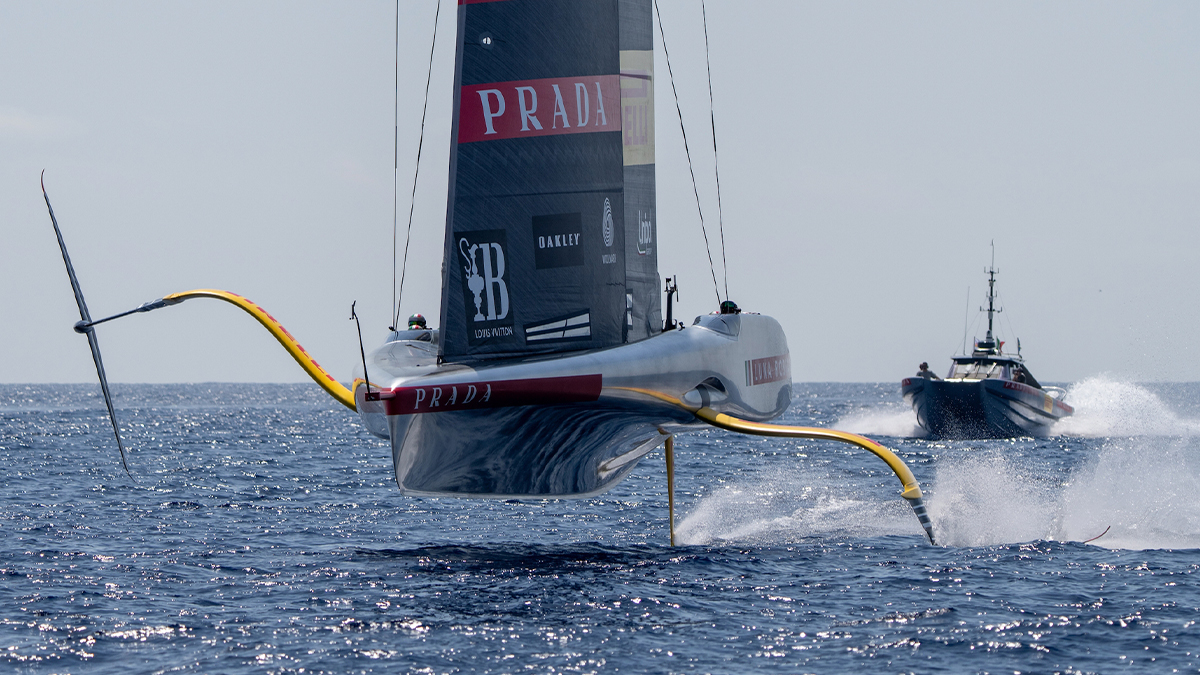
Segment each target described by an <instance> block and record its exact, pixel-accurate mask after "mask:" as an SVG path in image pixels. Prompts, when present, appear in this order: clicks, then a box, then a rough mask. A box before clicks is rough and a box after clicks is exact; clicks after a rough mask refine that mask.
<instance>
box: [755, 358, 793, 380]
mask: <svg viewBox="0 0 1200 675" xmlns="http://www.w3.org/2000/svg"><path fill="white" fill-rule="evenodd" d="M790 379H792V360H791V357H790V356H789V355H787V354H783V355H782V356H768V357H766V358H762V359H753V360H750V361H747V362H746V386H748V387H752V386H754V385H756V384H766V383H768V382H779V381H781V380H790Z"/></svg>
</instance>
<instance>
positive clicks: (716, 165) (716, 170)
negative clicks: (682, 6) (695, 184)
mask: <svg viewBox="0 0 1200 675" xmlns="http://www.w3.org/2000/svg"><path fill="white" fill-rule="evenodd" d="M700 16H701V17H702V18H703V19H704V65H705V66H707V67H708V115H709V120H710V121H711V122H712V139H713V174H714V175H715V176H716V179H717V222H718V223H719V224H720V230H721V270H722V272H723V273H724V277H725V299H726V300H728V299H729V264H728V263H727V262H726V261H725V214H724V213H723V212H722V210H721V169H720V161H719V160H718V158H717V113H716V111H715V110H713V90H712V61H711V59H710V58H709V56H708V13H707V12H705V9H704V0H700ZM659 25H660V26H661V25H662V20H661V19H660V20H659ZM663 50H664V51H666V43H665V42H664V43H663ZM668 64H669V62H668ZM667 68H668V70H669V69H670V65H668V66H667Z"/></svg>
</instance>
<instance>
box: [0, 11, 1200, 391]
mask: <svg viewBox="0 0 1200 675" xmlns="http://www.w3.org/2000/svg"><path fill="white" fill-rule="evenodd" d="M443 2H445V6H443V7H442V13H441V15H440V19H439V21H438V42H437V48H436V51H435V53H434V55H433V71H432V73H433V76H432V86H431V89H430V101H429V112H428V121H427V124H426V129H425V141H424V150H423V156H422V159H421V166H420V177H419V182H418V185H417V194H416V200H415V205H414V208H413V211H414V219H413V233H412V234H413V236H412V243H411V248H410V254H409V255H410V258H409V262H408V265H407V270H406V281H405V290H404V297H403V306H402V312H403V313H404V314H405V315H407V314H409V313H411V312H422V313H424V314H425V315H426V316H428V317H430V320H431V323H434V324H436V323H437V314H438V311H439V297H440V272H439V270H440V266H441V242H442V237H443V229H444V218H445V208H446V180H447V164H448V147H449V136H450V110H451V107H450V104H451V100H452V94H453V92H452V89H453V86H452V79H451V78H452V72H453V48H452V45H453V38H454V32H455V28H456V25H455V13H454V5H452V4H451V2H450V0H443ZM660 4H661V11H662V18H663V22H664V29H665V32H666V39H667V46H668V47H669V49H670V53H671V65H672V67H673V69H674V73H675V83H676V86H677V87H678V90H679V95H680V104H681V107H682V110H683V118H684V123H685V125H686V127H687V131H688V140H689V142H690V143H691V152H692V157H693V159H694V160H695V162H696V166H695V168H696V174H697V179H698V181H699V191H700V195H701V204H702V207H703V211H704V215H705V222H706V225H707V227H708V228H709V238H710V240H713V241H714V243H717V240H718V239H719V235H718V230H717V229H716V228H717V227H718V220H721V221H723V223H724V234H725V245H726V250H725V255H724V258H725V259H726V260H727V261H728V270H727V271H726V270H723V269H722V268H721V267H720V262H719V261H720V260H721V258H722V256H721V251H720V248H719V247H718V248H715V249H714V251H713V256H714V258H715V259H717V260H718V263H717V264H718V268H717V276H718V279H724V278H725V276H726V274H727V278H728V284H729V290H730V296H731V298H732V299H734V300H735V301H736V302H738V304H739V305H741V306H742V307H743V308H744V309H746V310H749V311H756V312H761V313H764V314H769V315H771V316H774V317H775V318H777V319H778V320H779V321H780V323H781V324H782V325H783V327H784V330H785V331H786V333H787V335H788V341H789V347H790V350H791V354H792V367H793V378H794V379H795V380H796V381H799V382H804V381H845V382H890V381H898V380H899V379H900V378H902V377H905V376H908V375H911V374H913V373H914V372H915V370H916V366H917V364H918V363H920V362H921V361H929V362H930V364H931V365H932V366H933V368H934V370H935V371H939V372H941V371H944V370H945V369H946V367H947V365H948V363H949V357H950V356H952V355H953V354H955V353H958V352H960V351H961V350H962V348H963V345H964V337H965V338H966V340H969V339H970V338H971V337H983V332H984V330H985V328H984V327H983V325H982V324H981V323H980V321H981V320H982V318H983V317H982V315H981V314H980V313H979V311H978V310H979V307H980V305H981V304H983V302H984V291H985V289H986V276H985V274H984V269H985V268H986V267H987V266H988V265H989V264H990V263H991V256H992V250H993V249H992V244H993V242H994V248H995V265H996V268H998V269H999V275H998V282H997V291H998V293H999V303H1000V305H1001V306H1002V307H1003V308H1004V312H1003V313H1002V314H1000V315H998V317H997V322H998V323H997V325H998V329H999V330H998V332H999V334H1000V337H1001V338H1002V339H1006V340H1008V341H1009V344H1008V346H1007V347H1006V348H1007V349H1011V348H1012V347H1013V346H1014V345H1015V342H1016V340H1017V339H1018V338H1019V339H1020V341H1021V346H1022V354H1023V356H1024V357H1025V358H1026V360H1027V363H1028V364H1029V366H1030V369H1031V370H1032V371H1033V372H1034V373H1035V375H1036V376H1037V377H1038V379H1039V380H1041V381H1043V382H1062V383H1069V382H1075V381H1079V380H1081V379H1084V378H1087V377H1089V376H1095V375H1099V374H1106V375H1109V376H1114V377H1118V378H1125V379H1129V380H1134V381H1196V380H1200V348H1197V347H1196V345H1197V344H1200V342H1198V339H1197V336H1200V312H1198V311H1197V306H1196V303H1195V301H1194V294H1195V292H1196V289H1197V286H1198V284H1197V281H1196V278H1195V273H1194V271H1193V263H1194V261H1195V260H1196V258H1197V251H1200V246H1198V244H1200V227H1198V225H1200V124H1198V123H1197V120H1200V40H1198V39H1196V36H1197V35H1200V3H1196V2H1168V1H1163V2H1151V3H1133V2H1091V1H1088V2H1069V1H1064V2H1053V3H1047V2H1020V1H1018V2H1005V3H995V2H908V3H896V2H872V1H859V2H837V3H832V2H803V1H796V0H779V1H776V2H767V1H751V2H738V3H731V2H721V1H720V0H711V1H710V2H708V6H707V12H708V38H709V43H710V49H711V63H712V88H713V97H714V104H713V108H712V111H713V115H714V117H715V126H716V134H717V142H718V147H719V159H720V165H719V167H720V179H721V189H722V193H721V203H722V210H723V213H721V215H720V218H718V210H717V197H716V190H715V185H714V180H713V175H714V174H713V168H714V162H713V153H712V145H711V144H712V135H711V134H712V131H711V126H710V119H709V114H710V112H709V101H708V88H707V87H708V84H707V75H706V70H705V52H704V29H703V24H702V23H701V11H700V4H699V2H696V1H692V0H689V1H684V0H661V3H660ZM400 5H401V6H400V12H401V15H400V27H399V34H400V35H399V50H398V55H397V51H396V30H397V29H396V23H395V14H394V13H395V10H396V5H395V3H394V2H379V1H373V0H372V1H367V0H364V1H361V2H353V3H346V2H304V1H296V0H288V1H287V2H267V1H259V2H240V1H239V2H232V1H226V2H221V1H215V2H214V1H210V0H206V1H205V2H172V3H161V2H129V1H122V0H113V1H111V2H106V3H78V2H53V1H47V2H37V3H29V2H23V1H22V2H17V1H12V0H0V237H2V238H0V288H2V289H3V291H2V292H0V354H2V356H0V382H5V383H46V382H94V381H95V371H94V368H93V366H92V363H91V357H90V355H89V352H88V349H87V344H86V340H85V339H84V338H83V337H82V336H79V335H77V334H75V333H74V332H73V331H72V330H71V325H72V324H73V323H74V322H75V321H76V320H78V313H77V310H76V308H75V304H74V300H73V298H72V295H71V290H70V286H69V284H68V281H67V277H66V274H65V272H64V270H63V265H62V259H61V257H60V255H59V253H58V249H57V245H56V242H55V238H54V234H53V230H52V229H51V227H50V221H49V218H48V216H47V214H46V209H45V204H44V202H43V201H42V195H41V192H40V189H39V187H38V176H39V174H40V172H41V171H42V170H43V169H45V171H46V174H45V175H46V187H47V189H48V191H49V194H50V197H51V200H52V202H53V204H54V208H55V213H56V214H57V216H58V218H59V223H60V225H61V226H62V229H63V234H64V236H65V237H66V240H67V243H68V246H69V247H70V251H71V253H72V256H73V263H74V266H75V269H76V271H77V273H78V276H79V279H80V283H81V285H82V287H83V291H84V293H85V296H86V297H87V300H88V304H89V307H90V309H91V312H92V315H93V316H103V315H108V314H111V313H115V312H118V311H123V310H126V309H130V308H133V307H135V306H137V305H139V304H141V303H143V302H146V301H149V300H153V299H156V298H159V297H161V296H163V295H166V294H168V293H172V292H176V291H182V290H187V289H192V288H221V289H226V290H230V291H234V292H236V293H239V294H241V295H244V296H247V297H249V298H251V299H253V300H255V301H256V302H257V303H259V304H260V305H261V306H263V307H264V308H266V309H267V310H268V311H270V312H271V313H272V314H273V315H274V316H275V317H276V318H277V319H279V320H280V321H281V322H282V323H283V324H284V325H285V326H286V327H287V328H288V329H289V331H290V332H291V333H292V334H293V335H295V336H296V337H297V338H298V339H299V340H300V342H301V343H302V344H303V345H304V346H305V348H306V349H307V350H308V351H309V352H310V353H311V354H313V355H314V357H315V358H316V359H317V360H318V361H319V362H321V364H322V365H324V366H325V367H326V368H328V369H329V370H330V372H332V373H333V374H334V375H335V376H337V377H339V378H341V379H344V380H348V379H349V378H350V375H351V371H352V368H353V366H354V363H355V362H356V361H357V360H358V359H359V354H358V344H357V336H356V333H355V330H354V323H353V322H352V321H349V316H350V305H351V303H352V302H357V311H358V313H359V315H360V316H361V317H362V319H363V335H364V339H365V341H366V344H367V348H368V349H370V348H372V347H374V346H378V345H379V344H381V343H382V341H383V339H384V337H385V336H386V330H387V326H388V325H389V324H390V320H391V304H392V294H393V291H392V275H393V264H392V259H393V246H392V231H393V209H394V206H393V204H394V202H393V199H394V197H393V195H394V190H395V186H396V185H397V184H398V185H399V194H400V197H399V210H400V230H401V232H400V237H401V245H403V236H404V227H405V223H406V221H407V213H408V208H409V195H410V193H411V190H412V180H413V169H414V166H415V164H416V153H417V144H418V136H419V130H420V120H421V106H422V102H423V100H424V89H425V79H426V72H427V68H428V67H429V52H430V41H431V33H432V29H433V25H434V13H435V7H436V5H437V3H436V0H420V1H418V0H402V2H401V3H400ZM655 43H656V45H655V49H656V55H655V59H656V61H655V71H656V77H657V78H658V82H659V84H658V87H657V89H656V93H657V101H656V120H655V128H656V131H657V139H656V164H657V168H656V170H657V183H658V196H657V198H658V234H659V241H660V248H659V271H660V274H664V275H677V276H678V278H679V285H680V289H681V295H680V301H679V304H678V309H677V316H684V317H691V316H694V315H696V314H701V313H707V312H709V311H711V310H712V309H714V307H713V305H715V300H714V293H713V288H712V279H711V277H710V273H709V268H708V261H707V257H706V254H705V250H704V241H703V238H702V235H701V232H700V223H699V219H698V216H697V209H696V203H695V197H694V196H693V190H692V185H691V179H690V177H689V172H688V167H687V160H686V156H685V154H684V148H683V143H682V141H681V138H680V132H679V120H678V118H677V117H676V111H675V106H674V104H673V101H672V100H671V98H670V96H671V94H670V88H669V87H668V86H666V85H667V82H666V78H667V67H666V62H665V60H664V54H663V51H662V42H661V40H660V39H659V36H658V35H657V34H656V36H655ZM397 58H398V59H399V64H400V73H399V92H400V93H399V106H398V120H399V127H398V132H397V131H396V130H395V128H394V122H393V120H394V119H396V117H395V116H394V105H395V98H394V97H395V80H394V78H395V71H394V68H395V66H396V60H397ZM394 134H398V141H396V143H395V149H394ZM394 152H396V153H397V154H398V157H399V167H400V168H399V176H398V180H397V178H396V175H397V174H396V169H395V159H394ZM98 336H99V339H100V343H101V346H102V347H103V353H104V357H105V365H106V368H107V371H108V376H109V379H110V380H112V381H115V382H300V381H305V380H306V379H307V377H306V375H305V374H304V373H303V372H302V371H301V370H300V369H299V367H297V366H296V365H295V364H294V363H293V362H292V361H291V359H290V358H289V357H288V356H287V354H286V353H285V352H284V351H283V349H282V348H280V347H279V346H278V345H277V344H276V343H275V342H274V340H273V339H272V338H271V337H270V336H269V334H268V333H267V332H266V331H264V330H263V329H262V328H261V327H259V326H258V324H257V323H255V322H254V321H253V320H252V319H250V317H249V316H247V315H244V314H243V313H242V312H240V311H239V310H237V309H235V308H233V307H231V306H229V305H225V304H224V303H220V302H216V301H209V300H193V301H190V302H187V303H185V304H183V305H180V306H178V307H172V308H167V309H163V310H159V311H157V312H154V313H151V314H144V315H135V316H133V317H129V318H126V319H122V320H119V321H116V322H113V323H111V324H106V325H105V326H102V327H100V328H99V329H98Z"/></svg>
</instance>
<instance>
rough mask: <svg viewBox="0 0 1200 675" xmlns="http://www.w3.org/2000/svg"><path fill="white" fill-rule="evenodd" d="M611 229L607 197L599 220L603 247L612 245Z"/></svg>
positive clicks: (609, 205) (611, 221)
mask: <svg viewBox="0 0 1200 675" xmlns="http://www.w3.org/2000/svg"><path fill="white" fill-rule="evenodd" d="M613 229H614V228H613V217H612V204H611V203H610V202H609V201H608V197H605V198H604V215H603V216H602V217H601V218H600V231H601V232H603V233H604V245H605V246H608V247H611V246H612V245H613Z"/></svg>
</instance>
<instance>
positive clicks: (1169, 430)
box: [1051, 375, 1200, 438]
mask: <svg viewBox="0 0 1200 675" xmlns="http://www.w3.org/2000/svg"><path fill="white" fill-rule="evenodd" d="M1067 401H1068V402H1069V403H1070V404H1071V405H1073V406H1075V415H1074V416H1072V417H1067V418H1064V419H1062V420H1060V421H1059V422H1057V423H1056V424H1055V425H1054V427H1053V428H1052V429H1051V433H1052V434H1054V435H1056V436H1082V437H1087V438H1105V437H1112V436H1193V435H1200V420H1195V419H1186V418H1182V417H1180V416H1179V415H1178V414H1177V413H1175V412H1174V411H1173V410H1171V408H1170V406H1168V405H1167V404H1166V402H1164V401H1163V400H1162V399H1161V398H1159V396H1158V395H1157V394H1155V393H1154V392H1152V391H1150V390H1149V389H1146V388H1145V387H1142V386H1139V385H1136V384H1133V383H1130V382H1119V381H1116V380H1112V379H1109V378H1108V377H1105V376H1103V375H1101V376H1097V377H1089V378H1087V379H1085V380H1082V381H1080V382H1077V383H1076V384H1073V385H1071V387H1070V388H1068V390H1067Z"/></svg>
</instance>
